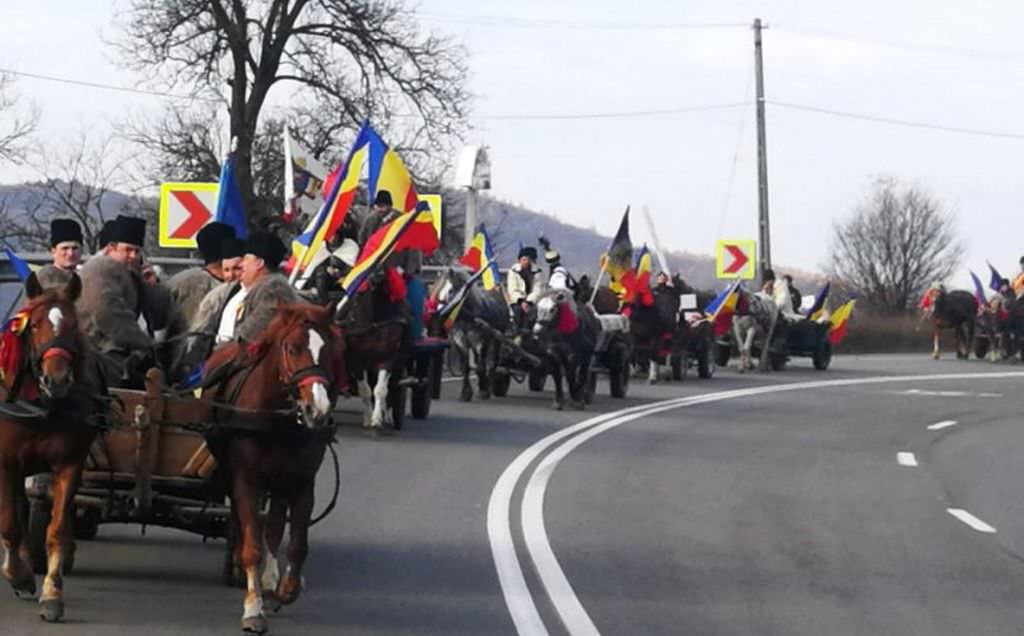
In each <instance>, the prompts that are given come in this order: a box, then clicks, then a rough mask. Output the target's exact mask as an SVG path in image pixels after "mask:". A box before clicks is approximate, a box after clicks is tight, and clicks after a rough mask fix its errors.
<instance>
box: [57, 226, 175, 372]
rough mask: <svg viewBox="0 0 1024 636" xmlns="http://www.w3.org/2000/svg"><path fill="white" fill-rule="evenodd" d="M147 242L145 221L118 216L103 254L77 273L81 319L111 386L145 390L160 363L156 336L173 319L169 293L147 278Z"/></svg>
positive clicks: (84, 330) (79, 315) (93, 258)
mask: <svg viewBox="0 0 1024 636" xmlns="http://www.w3.org/2000/svg"><path fill="white" fill-rule="evenodd" d="M145 237H146V221H145V220H144V219H137V218H132V217H127V216H118V217H117V219H116V220H115V221H114V223H113V224H112V225H111V226H110V228H109V233H108V235H107V238H109V241H110V242H109V244H108V245H107V247H106V248H105V251H104V253H102V254H96V255H95V256H93V257H92V258H90V259H89V260H88V261H87V262H86V263H85V265H83V266H82V269H81V271H80V273H79V275H80V277H81V279H82V295H81V297H79V299H78V303H77V306H78V317H79V320H80V321H81V325H82V330H83V332H84V333H85V335H86V336H87V337H88V338H89V340H90V341H92V343H93V344H94V345H95V346H96V348H97V350H98V351H99V352H100V353H101V354H103V355H102V356H101V357H102V358H103V359H104V362H105V365H104V370H105V372H106V379H107V382H108V383H110V385H111V386H121V387H125V388H142V386H143V381H144V377H145V372H146V371H147V370H148V369H149V368H150V367H151V366H153V365H154V364H155V362H156V356H155V354H154V352H153V332H154V331H156V330H159V329H163V328H164V327H166V324H167V319H168V315H169V313H170V308H171V302H170V294H169V293H168V292H167V289H166V288H165V287H164V286H163V285H160V284H159V283H156V282H147V281H146V279H145V278H144V276H143V272H142V259H141V255H142V246H143V245H144V244H145ZM150 280H153V279H150Z"/></svg>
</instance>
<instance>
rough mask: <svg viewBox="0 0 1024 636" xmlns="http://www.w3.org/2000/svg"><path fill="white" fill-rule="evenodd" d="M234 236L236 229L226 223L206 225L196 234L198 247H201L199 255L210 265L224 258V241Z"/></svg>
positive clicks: (215, 222)
mask: <svg viewBox="0 0 1024 636" xmlns="http://www.w3.org/2000/svg"><path fill="white" fill-rule="evenodd" d="M234 236H235V228H233V227H231V226H230V225H228V224H226V223H219V222H217V221H214V222H213V223H207V224H206V225H204V226H203V229H201V230H199V233H198V234H196V245H198V247H199V253H200V254H202V255H203V262H204V263H206V264H207V265H208V264H210V263H216V262H218V261H220V260H221V259H222V258H224V255H223V247H224V241H225V240H226V239H229V238H234Z"/></svg>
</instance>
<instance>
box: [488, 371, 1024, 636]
mask: <svg viewBox="0 0 1024 636" xmlns="http://www.w3.org/2000/svg"><path fill="white" fill-rule="evenodd" d="M1020 377H1024V372H991V373H950V374H938V375H908V376H884V377H874V378H850V379H844V380H821V381H814V382H794V383H789V384H780V385H772V386H762V387H750V388H746V389H737V390H733V391H721V392H718V393H708V394H705V395H698V396H692V397H686V398H675V399H672V400H664V401H661V402H654V403H652V404H646V405H641V406H634V407H630V408H627V409H623V410H620V411H615V412H612V413H605V414H603V415H598V416H596V417H592V418H589V419H586V420H584V421H582V422H579V423H577V424H574V425H572V426H569V427H567V428H564V429H562V430H560V431H557V432H555V433H552V434H551V435H548V436H546V437H543V438H541V439H540V440H538V441H536V442H534V443H533V444H532V445H531V446H529V447H528V448H526V449H525V450H524V451H523V452H522V453H520V454H519V456H517V457H516V458H515V459H514V460H513V461H512V463H511V464H509V465H508V467H507V468H505V470H504V471H503V472H502V473H501V476H500V477H499V478H498V481H497V482H496V483H495V485H494V488H493V490H492V491H491V497H490V499H489V501H488V504H487V535H488V540H489V542H490V544H491V555H492V557H493V558H494V566H495V569H496V570H497V573H498V581H499V583H500V584H501V590H502V594H503V595H504V597H505V604H506V606H507V607H508V610H509V614H510V615H511V617H512V622H513V623H514V624H515V626H516V631H517V632H518V633H519V634H521V635H526V634H529V635H534V634H540V635H546V634H548V630H547V626H546V625H544V622H543V621H542V620H541V618H540V613H539V612H538V610H537V604H536V602H535V601H534V599H533V597H532V595H531V594H530V590H529V588H528V587H527V585H526V580H525V578H524V577H523V569H522V565H521V564H520V561H519V558H518V556H517V555H516V546H515V542H514V540H513V536H512V528H511V506H512V495H513V492H514V491H515V489H516V486H517V485H518V484H519V482H520V479H521V478H522V476H523V475H524V474H525V473H526V471H527V470H528V469H529V467H530V465H531V464H532V463H533V462H534V461H535V460H536V459H537V458H538V457H540V456H541V454H543V453H544V452H545V451H547V450H548V449H549V448H551V447H553V446H554V445H555V444H558V443H560V442H562V441H563V440H566V439H567V438H570V437H572V436H573V435H576V434H577V433H580V435H578V436H577V437H575V438H573V439H569V440H568V441H566V442H565V443H564V444H563V446H562V447H561V448H558V449H556V450H555V451H553V452H552V453H551V454H550V455H548V456H547V457H546V458H544V459H543V460H542V461H541V462H540V464H538V466H537V468H536V469H535V470H534V472H533V474H532V475H531V476H530V479H529V480H528V481H527V483H526V487H525V488H524V491H523V501H522V509H521V512H522V528H523V535H524V541H525V543H526V547H527V551H528V552H529V554H530V558H531V559H532V561H533V563H534V565H535V567H536V569H537V574H538V576H539V578H540V579H541V583H542V584H543V586H544V589H545V591H546V592H547V594H548V596H549V597H550V599H551V601H552V603H553V605H554V607H555V610H556V612H557V613H558V614H559V618H561V620H562V623H563V625H564V626H565V628H566V630H567V631H568V632H569V633H570V634H572V635H574V636H575V635H576V634H589V635H598V634H600V632H599V631H598V630H597V628H596V626H595V625H594V623H593V621H592V620H591V619H590V617H589V615H588V614H587V612H586V609H585V608H584V607H583V604H582V603H580V601H579V598H578V597H577V596H576V593H575V591H574V590H573V589H572V585H571V584H570V583H569V580H568V579H567V578H566V576H565V573H564V571H563V570H562V568H561V566H560V565H559V563H558V559H557V557H556V556H555V554H554V550H552V549H551V544H550V542H549V540H548V536H547V530H546V528H545V526H544V516H543V512H544V510H543V502H544V494H545V491H546V488H547V483H548V481H549V480H550V478H551V475H552V473H553V472H554V469H555V468H556V467H557V465H558V463H559V462H560V461H561V460H562V459H563V458H564V457H565V456H566V455H568V454H569V453H570V452H572V451H573V450H575V449H576V448H577V447H579V446H580V445H581V444H583V443H584V442H586V441H587V440H589V439H591V438H593V437H595V436H597V435H600V434H601V433H604V432H606V431H609V430H611V429H613V428H616V427H618V426H620V425H622V424H625V423H627V422H631V421H633V420H636V419H639V418H642V417H645V416H648V415H653V414H655V413H660V412H663V411H669V410H673V409H678V408H683V407H686V406H693V405H696V404H705V403H710V402H721V401H725V400H732V399H739V398H745V397H753V396H758V395H765V394H769V393H782V392H786V391H801V390H807V389H821V388H836V387H845V386H857V385H866V384H880V383H883V382H928V381H936V380H981V379H1008V378H1020ZM950 514H955V513H954V512H953V510H952V509H951V510H950ZM972 519H973V517H972ZM977 521H980V520H977ZM981 523H984V522H981ZM985 527H989V528H991V526H987V524H985ZM983 531H984V530H983ZM994 531H995V530H994V529H992V530H991V532H994Z"/></svg>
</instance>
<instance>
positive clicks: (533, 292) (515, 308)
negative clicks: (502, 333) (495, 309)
mask: <svg viewBox="0 0 1024 636" xmlns="http://www.w3.org/2000/svg"><path fill="white" fill-rule="evenodd" d="M536 261H537V248H535V247H523V248H521V249H520V250H519V262H517V263H516V264H515V265H513V266H512V267H511V268H510V269H509V270H508V276H507V277H506V279H505V290H506V292H507V293H508V303H509V306H510V307H511V308H512V315H513V319H514V321H515V326H516V328H517V329H519V330H523V329H528V328H529V327H530V323H531V322H532V316H533V313H534V310H533V308H534V306H535V305H536V304H537V300H538V299H539V298H540V296H541V294H543V293H544V271H543V270H542V269H541V268H539V267H537V266H536V264H535V263H536Z"/></svg>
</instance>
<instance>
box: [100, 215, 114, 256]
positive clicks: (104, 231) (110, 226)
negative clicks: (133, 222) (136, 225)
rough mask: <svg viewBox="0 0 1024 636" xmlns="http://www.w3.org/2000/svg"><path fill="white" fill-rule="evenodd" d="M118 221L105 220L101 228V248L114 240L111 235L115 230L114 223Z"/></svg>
mask: <svg viewBox="0 0 1024 636" xmlns="http://www.w3.org/2000/svg"><path fill="white" fill-rule="evenodd" d="M116 223H117V221H114V220H110V221H107V222H105V223H104V224H103V227H102V228H100V236H99V239H100V244H99V248H100V249H103V248H104V247H106V246H107V245H109V244H110V241H111V240H112V239H111V238H110V235H111V233H112V232H113V231H114V225H115V224H116Z"/></svg>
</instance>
